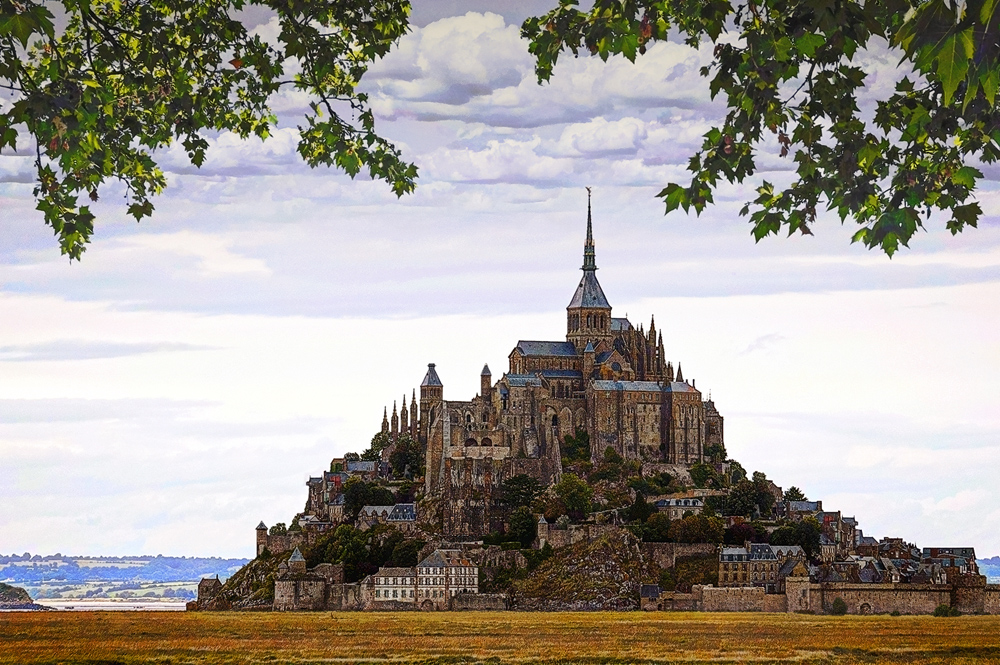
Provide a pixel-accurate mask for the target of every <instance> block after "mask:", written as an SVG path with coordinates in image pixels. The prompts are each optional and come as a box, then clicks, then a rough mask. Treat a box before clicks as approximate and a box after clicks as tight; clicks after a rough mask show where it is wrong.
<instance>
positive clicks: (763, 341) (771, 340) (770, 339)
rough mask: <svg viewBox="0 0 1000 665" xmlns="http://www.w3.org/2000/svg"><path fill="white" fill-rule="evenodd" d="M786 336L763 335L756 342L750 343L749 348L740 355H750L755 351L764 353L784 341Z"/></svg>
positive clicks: (775, 334)
mask: <svg viewBox="0 0 1000 665" xmlns="http://www.w3.org/2000/svg"><path fill="white" fill-rule="evenodd" d="M784 339H785V337H784V335H779V334H778V333H770V334H768V335H761V336H760V337H758V338H757V339H755V340H754V341H752V342H750V344H749V345H748V346H747V348H745V349H743V350H742V351H741V352H740V354H741V355H746V354H748V353H754V352H755V351H764V350H766V349H770V348H772V347H773V346H774V345H775V344H778V343H779V342H782V341H784Z"/></svg>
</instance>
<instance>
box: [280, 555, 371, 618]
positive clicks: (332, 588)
mask: <svg viewBox="0 0 1000 665" xmlns="http://www.w3.org/2000/svg"><path fill="white" fill-rule="evenodd" d="M363 601H364V598H363V593H362V590H361V587H360V585H358V584H346V583H345V582H344V566H343V564H332V563H321V564H319V565H318V566H316V567H314V568H309V569H308V570H307V569H306V560H305V558H304V557H303V556H302V553H301V552H299V549H298V548H297V547H296V548H295V550H294V551H293V552H292V556H291V557H289V559H288V562H287V563H286V562H282V563H281V564H279V565H278V574H277V576H276V577H275V580H274V605H273V608H274V609H275V610H276V611H279V612H289V611H302V610H350V609H360V608H361V607H362V604H363Z"/></svg>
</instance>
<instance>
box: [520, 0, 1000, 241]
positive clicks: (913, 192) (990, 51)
mask: <svg viewBox="0 0 1000 665" xmlns="http://www.w3.org/2000/svg"><path fill="white" fill-rule="evenodd" d="M521 33H522V35H523V36H524V37H526V38H528V39H530V40H531V44H530V47H529V48H530V51H531V53H532V54H533V55H534V57H535V71H536V74H537V75H538V79H539V82H542V81H546V80H548V79H549V78H550V77H551V76H552V73H553V67H554V65H555V64H556V62H557V60H558V59H559V56H560V55H561V54H562V53H563V52H564V51H567V50H568V51H570V52H572V53H573V54H574V55H576V54H578V53H579V52H580V51H584V52H589V53H591V54H596V55H599V56H600V57H601V58H602V59H605V60H606V59H607V58H608V57H609V56H610V55H612V54H621V55H623V56H624V57H626V58H628V59H629V60H631V61H634V60H635V58H636V57H637V56H641V55H642V54H644V53H645V52H646V51H647V49H648V48H649V47H650V46H651V45H652V44H654V43H656V42H659V41H666V40H668V39H669V38H671V36H673V35H680V37H681V38H682V39H683V40H684V42H685V43H686V44H688V45H689V46H692V47H698V46H699V45H700V44H702V43H703V42H706V41H707V42H709V43H711V44H714V46H715V48H714V51H713V59H712V62H711V63H710V64H709V65H708V66H706V67H703V68H702V70H701V73H702V75H703V76H706V77H709V78H710V81H709V83H708V85H709V89H710V91H711V94H712V97H713V98H714V97H716V96H718V95H720V94H721V95H722V96H723V97H724V99H725V101H726V103H727V105H728V109H729V110H728V114H727V115H726V118H725V120H724V122H723V123H722V125H721V126H719V127H713V128H712V129H710V130H709V131H708V132H707V133H706V134H705V135H704V141H703V143H702V146H701V149H700V150H699V151H698V152H697V153H696V154H695V155H694V156H693V157H692V158H691V160H690V162H689V164H688V170H689V171H690V172H691V174H692V178H691V181H690V183H689V184H687V185H683V184H677V183H670V184H668V185H667V186H666V187H665V188H664V189H663V190H662V191H661V192H660V193H659V197H660V198H662V199H663V201H664V202H665V204H666V211H667V212H668V213H669V212H670V211H672V210H676V209H677V208H684V209H685V210H687V211H690V210H692V209H693V210H694V211H695V212H696V213H701V211H702V210H704V209H705V207H706V206H708V205H709V204H710V203H712V202H713V201H714V194H715V192H716V189H717V188H718V185H719V181H720V180H721V179H725V180H727V181H729V182H731V183H733V182H735V183H742V182H744V181H745V180H746V179H747V178H750V177H752V176H754V175H755V174H756V172H757V170H758V163H757V158H758V155H759V154H760V152H762V151H765V150H771V151H773V152H777V154H778V156H779V157H781V158H787V159H788V160H789V166H790V167H793V168H794V169H795V177H794V178H793V179H792V181H791V183H790V184H788V185H787V186H785V187H784V188H782V187H780V186H775V185H774V184H772V183H769V182H767V181H764V182H763V184H761V186H760V187H759V188H758V190H757V194H758V196H757V198H756V199H754V200H753V201H751V202H748V203H747V204H746V206H745V207H744V208H743V210H742V214H743V215H749V216H750V222H751V224H752V233H753V236H754V237H755V238H756V239H757V240H758V241H759V240H760V239H761V238H764V237H765V236H767V235H770V234H778V233H780V232H781V231H787V233H788V234H789V235H791V234H793V233H796V232H798V233H802V234H811V233H812V230H811V226H812V224H813V222H814V221H815V220H816V219H817V216H818V215H819V213H820V212H821V210H822V209H823V208H826V209H827V210H830V211H833V212H834V213H836V214H837V216H838V217H839V218H840V219H841V221H844V220H846V219H847V218H848V217H850V218H852V219H853V220H854V221H855V222H856V223H857V224H858V227H859V228H858V229H857V231H856V232H855V233H854V234H853V236H852V242H862V243H864V244H865V245H866V246H867V247H869V248H875V247H878V248H880V249H882V250H883V251H884V252H886V253H887V254H888V255H889V256H892V254H893V253H894V252H895V251H896V250H897V249H898V247H899V246H900V245H904V246H905V245H907V244H908V243H909V241H910V239H911V238H912V237H913V235H914V233H916V232H917V231H918V230H920V229H921V228H922V227H923V225H924V223H925V222H926V221H928V220H929V219H930V218H931V217H932V216H934V215H935V214H939V215H941V216H947V217H949V219H948V221H947V222H946V223H945V226H946V228H947V229H948V230H950V231H951V232H952V233H953V234H954V233H958V232H959V231H962V230H964V229H965V228H966V227H967V226H973V227H974V226H976V224H977V222H978V221H979V218H980V216H981V215H982V210H981V208H980V206H979V204H978V203H977V202H976V201H975V200H974V199H973V198H972V193H973V190H974V189H975V187H976V183H977V181H978V180H979V179H980V178H982V177H983V174H982V172H981V171H980V170H979V169H978V168H976V164H977V163H978V162H985V163H992V162H994V161H996V160H997V158H998V157H1000V112H998V111H997V109H996V106H995V102H996V99H997V92H998V90H1000V6H998V4H997V3H996V2H994V1H993V0H969V1H968V2H964V3H960V2H948V1H947V0H865V1H862V0H794V1H792V2H787V1H785V0H754V1H744V0H629V1H627V2H621V1H620V0H596V1H595V2H594V4H593V7H592V8H591V9H588V10H585V11H581V10H580V9H579V8H578V2H577V0H559V6H558V7H556V8H555V9H553V10H552V11H550V12H549V13H548V14H546V15H544V16H541V17H534V18H529V19H528V20H527V21H525V22H524V24H523V26H522V29H521ZM881 40H886V41H888V42H889V43H890V44H891V45H892V46H894V47H895V48H897V49H898V50H899V53H900V55H901V56H902V60H903V62H904V64H905V66H906V67H908V68H909V69H910V70H911V71H910V74H909V75H908V76H906V77H905V78H903V80H902V81H900V82H899V83H898V84H897V85H896V87H895V90H894V91H893V92H891V93H889V94H888V95H883V96H881V97H880V98H879V99H878V100H877V106H876V108H875V112H874V117H873V119H872V120H871V121H866V114H865V113H864V112H863V111H862V110H861V109H859V96H860V93H861V91H862V89H863V87H864V86H865V84H866V81H867V74H866V72H865V71H864V70H862V69H861V68H860V67H859V66H857V64H856V63H855V62H854V61H853V58H854V56H855V54H856V53H857V52H858V51H859V50H864V49H866V48H868V47H869V46H875V45H876V44H877V43H878V42H880V41H881ZM867 94H874V93H872V91H869V92H868V93H867Z"/></svg>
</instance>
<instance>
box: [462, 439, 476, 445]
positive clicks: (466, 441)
mask: <svg viewBox="0 0 1000 665" xmlns="http://www.w3.org/2000/svg"><path fill="white" fill-rule="evenodd" d="M465 445H467V446H477V445H479V444H478V443H476V440H475V439H472V438H469V439H466V440H465Z"/></svg>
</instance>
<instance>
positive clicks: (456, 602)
mask: <svg viewBox="0 0 1000 665" xmlns="http://www.w3.org/2000/svg"><path fill="white" fill-rule="evenodd" d="M451 609H453V610H455V611H458V612H497V611H500V610H506V609H507V599H506V597H505V596H504V595H503V594H499V593H460V594H458V595H457V596H455V597H453V598H452V599H451Z"/></svg>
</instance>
